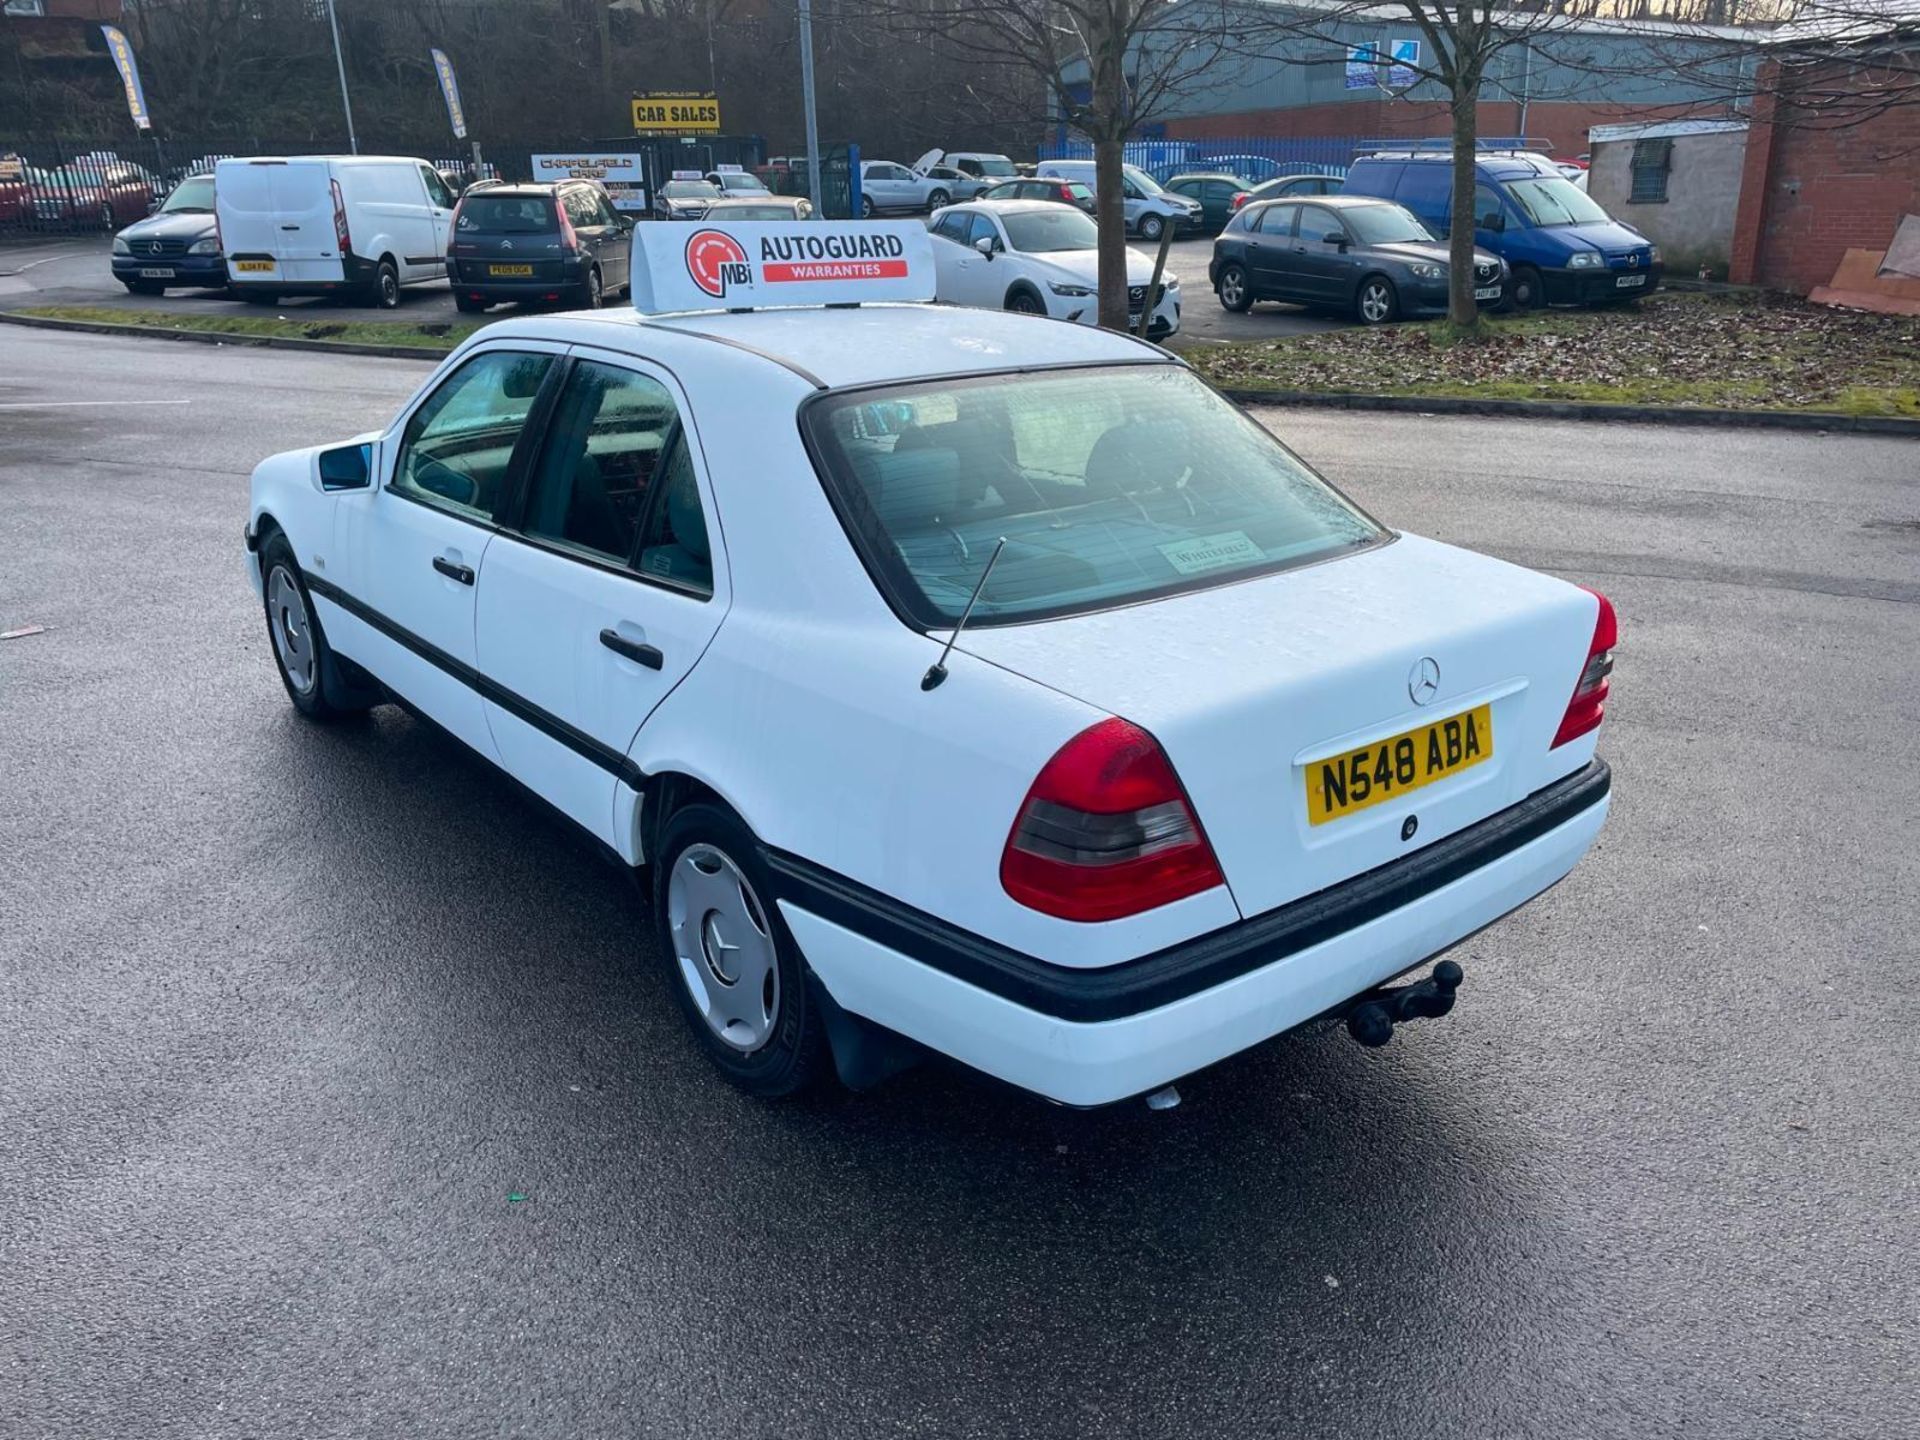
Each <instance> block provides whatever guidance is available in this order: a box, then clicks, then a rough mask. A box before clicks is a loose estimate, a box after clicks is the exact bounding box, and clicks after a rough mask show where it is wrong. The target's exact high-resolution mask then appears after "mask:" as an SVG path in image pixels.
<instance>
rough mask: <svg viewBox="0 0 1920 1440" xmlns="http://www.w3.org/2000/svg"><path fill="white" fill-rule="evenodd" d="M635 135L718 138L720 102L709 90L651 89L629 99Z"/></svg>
mask: <svg viewBox="0 0 1920 1440" xmlns="http://www.w3.org/2000/svg"><path fill="white" fill-rule="evenodd" d="M633 129H634V133H635V134H638V135H718V134H719V133H720V102H719V101H718V100H717V99H715V98H714V95H713V92H712V91H706V92H704V93H703V92H701V91H697V90H653V91H649V92H648V93H646V94H644V95H636V96H634V97H633Z"/></svg>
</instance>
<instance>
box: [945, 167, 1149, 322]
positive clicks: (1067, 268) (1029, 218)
mask: <svg viewBox="0 0 1920 1440" xmlns="http://www.w3.org/2000/svg"><path fill="white" fill-rule="evenodd" d="M929 228H930V229H931V231H932V233H933V237H934V245H933V257H934V272H935V274H936V276H937V277H938V279H937V283H936V286H935V290H934V296H935V298H936V299H938V300H940V301H942V302H943V303H945V304H948V305H971V306H977V307H980V308H983V309H988V310H1014V311H1018V312H1019V313H1021V314H1024V315H1051V316H1053V317H1054V318H1055V319H1059V320H1077V321H1079V322H1080V323H1081V324H1083V325H1097V324H1099V323H1100V299H1099V284H1100V252H1099V250H1098V248H1097V247H1098V245H1099V240H1100V230H1099V227H1098V226H1097V225H1095V224H1094V223H1093V221H1092V220H1091V219H1089V218H1088V217H1087V215H1086V213H1085V212H1084V211H1082V210H1079V209H1077V208H1075V207H1074V206H1071V205H1061V204H1058V203H1055V202H1053V201H1048V200H976V201H973V202H972V203H971V204H967V205H949V206H948V207H947V208H946V209H944V210H941V211H939V212H938V213H936V214H935V215H934V217H933V221H932V223H931V225H930V227H929ZM1152 280H1153V260H1152V258H1151V257H1149V256H1146V255H1143V254H1141V253H1140V252H1139V251H1138V250H1134V249H1129V250H1128V251H1127V310H1128V312H1129V314H1130V316H1131V317H1132V321H1133V323H1134V324H1135V325H1136V326H1137V325H1138V324H1139V320H1140V312H1141V310H1142V309H1144V308H1145V306H1146V303H1147V286H1148V285H1149V284H1150V283H1152ZM1160 284H1161V295H1160V302H1159V304H1158V305H1156V306H1155V307H1154V311H1153V319H1152V321H1151V322H1150V323H1149V326H1148V332H1147V333H1148V336H1149V338H1151V339H1155V340H1164V339H1166V338H1167V337H1168V336H1169V335H1172V334H1175V333H1176V332H1177V331H1178V330H1179V329H1180V277H1179V276H1178V275H1175V274H1173V273H1172V272H1168V273H1166V274H1163V275H1162V276H1161V277H1160Z"/></svg>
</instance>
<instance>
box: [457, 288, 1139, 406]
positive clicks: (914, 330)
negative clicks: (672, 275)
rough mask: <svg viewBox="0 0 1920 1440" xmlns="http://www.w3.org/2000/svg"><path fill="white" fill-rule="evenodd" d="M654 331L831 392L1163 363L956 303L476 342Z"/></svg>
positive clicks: (629, 345) (552, 329)
mask: <svg viewBox="0 0 1920 1440" xmlns="http://www.w3.org/2000/svg"><path fill="white" fill-rule="evenodd" d="M656 329H658V330H666V331H672V332H675V333H677V334H680V335H690V336H704V337H706V338H707V339H710V340H715V341H718V342H719V343H720V344H722V345H726V346H729V347H731V348H732V349H733V350H735V351H747V352H749V353H752V354H756V355H758V356H760V357H761V359H763V360H765V361H766V362H768V363H769V364H773V365H778V366H781V367H782V368H784V369H786V370H788V371H791V372H794V373H797V374H799V375H800V376H801V377H802V378H803V379H806V380H808V381H809V382H811V383H813V384H815V385H816V386H818V387H824V388H830V389H839V388H841V387H844V386H854V385H874V384H884V383H887V382H889V381H900V380H917V379H929V378H936V377H941V376H951V375H977V374H980V373H982V372H989V371H1007V370H1025V369H1043V368H1047V367H1050V366H1060V365H1109V364H1129V363H1131V364H1141V363H1161V364H1165V363H1170V362H1169V357H1168V355H1167V353H1166V352H1165V351H1164V350H1162V349H1160V348H1159V347H1158V346H1157V345H1149V344H1148V343H1147V342H1146V341H1144V340H1137V339H1135V338H1134V337H1132V336H1130V335H1122V334H1119V333H1117V332H1115V331H1112V330H1102V329H1099V328H1097V327H1095V326H1092V325H1078V324H1074V323H1072V322H1070V321H1065V320H1048V319H1044V318H1041V317H1038V316H1033V315H1016V314H1013V313H1011V312H1008V311H1002V310H975V309H968V308H963V307H960V306H957V305H878V304H869V305H860V306H850V307H847V308H844V309H838V308H836V309H804V308H799V307H795V308H791V309H776V310H748V311H727V312H705V311H702V312H700V313H697V314H680V315H641V314H640V313H639V312H637V311H634V310H618V309H607V310H596V311H581V312H576V313H574V314H570V315H554V316H530V317H528V318H526V319H524V320H507V321H500V322H497V323H495V324H493V325H490V326H488V327H487V328H486V329H485V330H484V331H482V332H480V336H479V338H482V339H487V340H494V339H500V340H510V339H514V338H526V339H544V340H558V341H560V342H561V343H563V344H591V345H596V346H599V347H601V348H602V349H608V350H631V352H632V353H633V354H635V355H636V356H645V355H647V353H648V345H647V336H648V334H649V333H650V332H652V331H654V330H656Z"/></svg>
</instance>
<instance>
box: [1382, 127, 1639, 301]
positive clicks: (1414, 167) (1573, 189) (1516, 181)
mask: <svg viewBox="0 0 1920 1440" xmlns="http://www.w3.org/2000/svg"><path fill="white" fill-rule="evenodd" d="M1474 169H1475V172H1476V173H1475V176H1474V186H1473V212H1474V214H1473V243H1474V244H1476V245H1478V246H1479V247H1480V248H1481V249H1483V250H1491V251H1493V253H1494V254H1496V255H1498V256H1500V257H1501V258H1502V259H1503V260H1505V261H1506V262H1507V265H1508V266H1509V267H1510V268H1511V270H1512V272H1513V279H1512V281H1511V282H1510V285H1509V289H1508V294H1509V296H1510V297H1511V298H1512V300H1513V303H1514V304H1515V305H1516V306H1518V307H1519V308H1520V309H1523V310H1531V309H1533V308H1535V307H1536V306H1540V305H1602V304H1608V303H1611V302H1615V301H1620V300H1635V299H1638V298H1639V297H1640V296H1642V295H1645V294H1646V293H1647V292H1648V291H1649V290H1654V289H1657V288H1658V287H1659V284H1660V274H1661V268H1662V267H1661V263H1660V247H1659V246H1658V245H1655V244H1653V243H1652V242H1650V241H1649V240H1648V239H1647V237H1646V236H1644V235H1642V234H1641V233H1640V232H1639V231H1638V230H1635V229H1633V228H1632V227H1631V226H1628V225H1622V224H1621V223H1620V222H1619V221H1618V220H1615V219H1613V218H1612V217H1611V216H1610V215H1608V214H1607V212H1606V211H1605V210H1602V209H1601V208H1600V206H1599V205H1598V204H1596V203H1595V202H1594V201H1593V200H1590V199H1589V198H1588V197H1587V193H1586V192H1585V191H1584V190H1581V189H1579V188H1578V187H1577V186H1575V185H1573V184H1572V183H1571V182H1570V181H1568V180H1567V179H1566V178H1565V177H1564V176H1562V175H1561V173H1560V171H1559V170H1558V169H1557V168H1556V167H1555V166H1554V164H1553V162H1552V161H1551V160H1548V159H1547V158H1546V157H1545V156H1544V155H1535V154H1533V153H1532V152H1530V151H1522V150H1515V151H1506V152H1502V153H1498V154H1494V153H1487V152H1483V153H1482V154H1481V156H1480V159H1479V162H1478V163H1477V164H1476V165H1475V167H1474ZM1345 193H1346V194H1348V195H1378V196H1380V197H1381V198H1382V199H1384V200H1394V201H1398V202H1399V203H1400V204H1402V205H1404V206H1406V207H1407V209H1409V210H1411V211H1412V212H1413V213H1414V214H1415V215H1418V216H1419V217H1420V218H1421V220H1423V221H1425V222H1426V226H1427V228H1428V229H1429V230H1431V231H1433V233H1434V234H1436V235H1445V234H1446V233H1447V230H1448V228H1449V220H1450V212H1451V211H1452V208H1453V157H1452V156H1451V155H1440V154H1423V153H1421V152H1418V151H1382V152H1381V153H1379V154H1377V155H1368V156H1365V157H1363V158H1362V159H1359V160H1356V161H1355V162H1354V163H1353V168H1352V169H1350V170H1348V171H1347V186H1346V191H1345Z"/></svg>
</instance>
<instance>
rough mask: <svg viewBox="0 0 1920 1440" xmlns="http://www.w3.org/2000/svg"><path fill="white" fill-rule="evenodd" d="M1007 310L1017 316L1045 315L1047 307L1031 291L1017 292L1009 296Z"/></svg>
mask: <svg viewBox="0 0 1920 1440" xmlns="http://www.w3.org/2000/svg"><path fill="white" fill-rule="evenodd" d="M1007 309H1009V310H1011V311H1012V312H1013V313H1014V314H1016V315H1044V314H1046V313H1047V307H1046V306H1045V305H1043V304H1041V303H1040V297H1039V296H1038V295H1036V294H1034V293H1033V292H1032V291H1031V290H1015V291H1014V292H1012V293H1011V294H1010V295H1008V296H1007Z"/></svg>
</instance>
